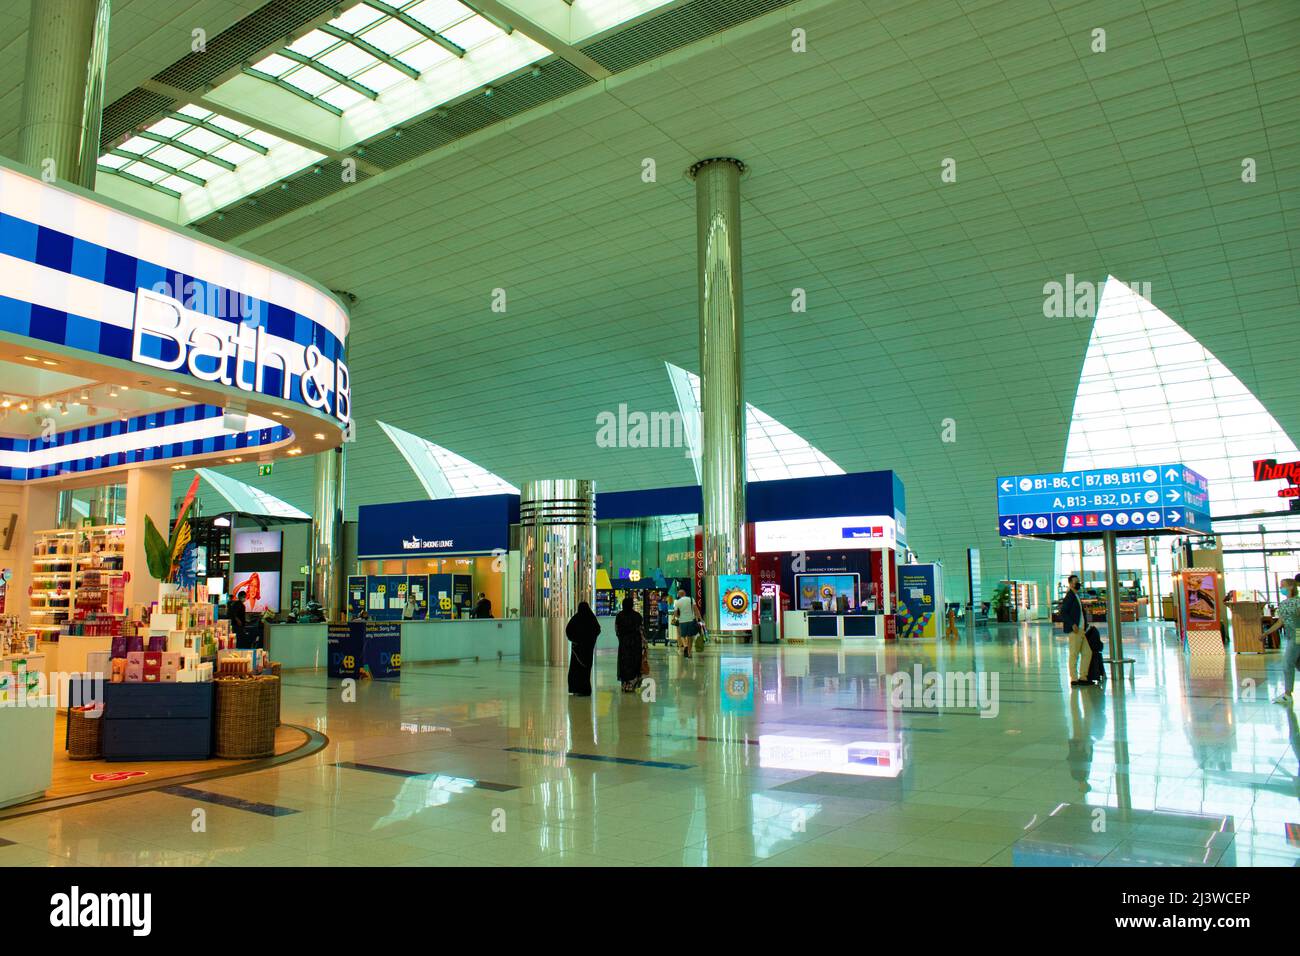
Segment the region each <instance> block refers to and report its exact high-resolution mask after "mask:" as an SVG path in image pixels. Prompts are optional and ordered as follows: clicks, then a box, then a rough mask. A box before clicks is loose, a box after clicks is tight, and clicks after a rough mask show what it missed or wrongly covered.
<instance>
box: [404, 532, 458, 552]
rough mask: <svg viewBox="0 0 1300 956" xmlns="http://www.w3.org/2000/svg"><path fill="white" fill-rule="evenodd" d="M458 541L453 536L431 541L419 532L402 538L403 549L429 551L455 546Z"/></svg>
mask: <svg viewBox="0 0 1300 956" xmlns="http://www.w3.org/2000/svg"><path fill="white" fill-rule="evenodd" d="M455 546H456V541H455V539H453V538H444V539H442V540H441V541H430V540H428V539H427V538H421V537H420V536H419V535H418V534H417V535H415V536H414V537H411V538H403V539H402V550H403V551H429V550H432V549H433V548H454V547H455Z"/></svg>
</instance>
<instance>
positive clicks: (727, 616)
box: [717, 574, 754, 631]
mask: <svg viewBox="0 0 1300 956" xmlns="http://www.w3.org/2000/svg"><path fill="white" fill-rule="evenodd" d="M752 586H753V582H752V581H751V580H750V577H749V575H748V574H719V575H718V594H717V600H718V627H719V628H720V629H721V630H724V631H748V630H749V629H750V628H752V627H753V626H754V625H753V609H754V595H753V593H752V592H751V588H752Z"/></svg>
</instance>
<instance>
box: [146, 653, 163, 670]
mask: <svg viewBox="0 0 1300 956" xmlns="http://www.w3.org/2000/svg"><path fill="white" fill-rule="evenodd" d="M164 653H165V652H163V651H145V652H144V666H145V670H149V669H153V670H162V662H163V654H164Z"/></svg>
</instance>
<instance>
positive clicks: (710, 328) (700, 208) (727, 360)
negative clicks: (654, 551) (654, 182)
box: [690, 158, 749, 634]
mask: <svg viewBox="0 0 1300 956" xmlns="http://www.w3.org/2000/svg"><path fill="white" fill-rule="evenodd" d="M744 172H745V164H744V163H742V162H741V161H740V160H738V159H727V158H717V159H705V160H702V161H701V162H698V163H696V164H695V165H694V166H692V167H691V169H690V176H691V177H692V178H693V179H694V180H695V224H696V262H697V269H698V278H699V309H700V447H701V451H702V454H701V461H700V486H701V491H702V493H703V498H704V513H703V516H702V517H703V525H704V588H705V592H706V593H705V594H704V595H703V596H701V595H696V598H697V599H701V598H702V603H703V604H704V621H705V625H706V626H707V627H708V628H709V630H710V631H711V632H713V633H715V634H716V633H718V621H719V616H718V576H719V575H721V574H744V573H746V572H747V571H748V570H749V568H748V562H747V560H746V555H745V479H746V462H745V397H744V383H743V375H742V367H743V366H742V362H741V354H742V345H743V340H742V336H743V326H744V297H743V295H742V291H741V260H740V177H741V175H742V174H743V173H744Z"/></svg>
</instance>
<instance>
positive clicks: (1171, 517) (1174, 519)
mask: <svg viewBox="0 0 1300 956" xmlns="http://www.w3.org/2000/svg"><path fill="white" fill-rule="evenodd" d="M1181 517H1182V515H1180V514H1179V513H1178V512H1177V511H1171V512H1169V520H1170V521H1172V522H1177V521H1178V519H1179V518H1181Z"/></svg>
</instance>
